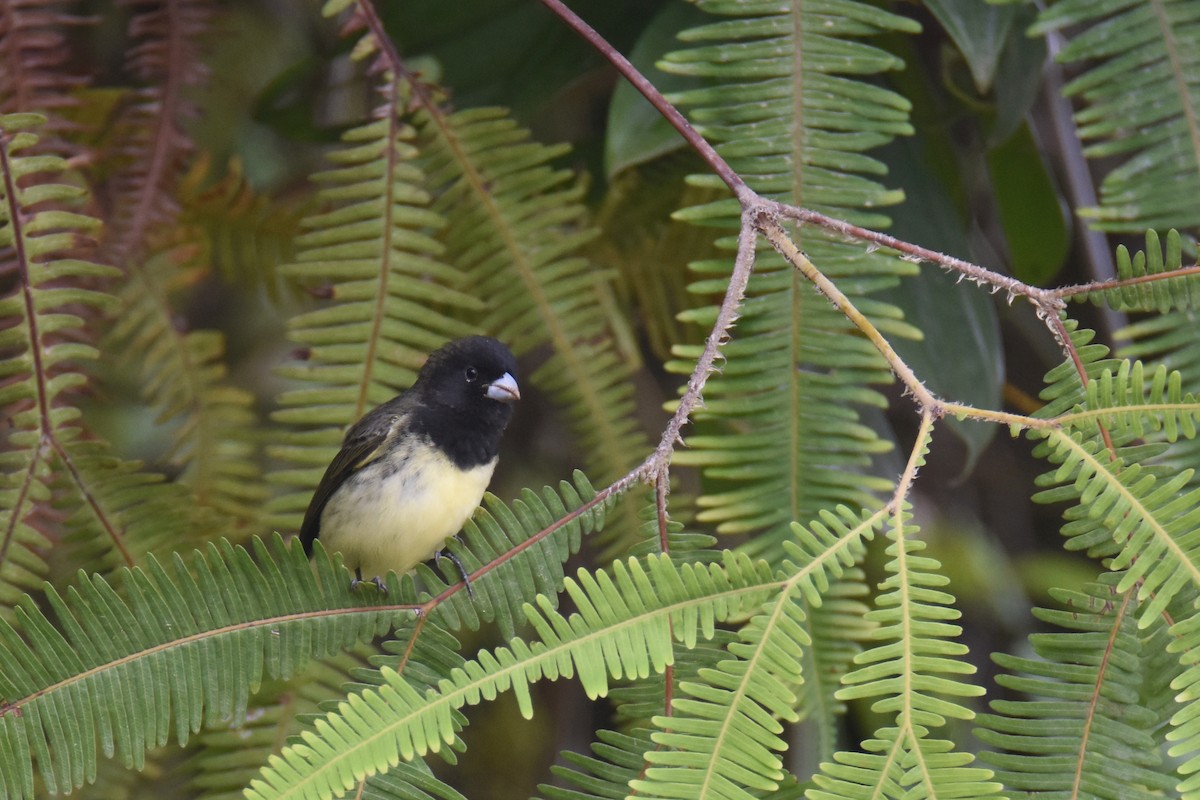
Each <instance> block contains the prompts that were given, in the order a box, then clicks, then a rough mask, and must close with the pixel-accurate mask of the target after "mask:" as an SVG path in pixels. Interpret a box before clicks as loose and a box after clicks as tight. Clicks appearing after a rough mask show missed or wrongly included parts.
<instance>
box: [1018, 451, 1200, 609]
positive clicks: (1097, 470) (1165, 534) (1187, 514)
mask: <svg viewBox="0 0 1200 800" xmlns="http://www.w3.org/2000/svg"><path fill="white" fill-rule="evenodd" d="M1033 435H1034V436H1035V437H1044V441H1043V442H1042V443H1041V444H1040V445H1038V447H1037V448H1036V449H1035V451H1034V454H1035V455H1036V456H1039V457H1042V458H1045V459H1047V460H1048V461H1050V463H1052V464H1054V465H1056V467H1057V468H1056V469H1055V470H1054V471H1053V472H1050V473H1048V474H1046V475H1044V476H1042V477H1041V478H1040V479H1039V481H1038V483H1039V485H1043V486H1044V485H1056V486H1057V487H1058V489H1056V490H1051V491H1049V492H1041V493H1039V494H1038V495H1036V496H1035V499H1036V500H1039V501H1042V502H1050V501H1061V500H1066V499H1071V500H1076V501H1077V502H1078V503H1079V509H1080V513H1079V514H1077V515H1076V517H1077V519H1076V520H1075V522H1074V526H1075V528H1074V529H1072V530H1068V528H1071V526H1067V527H1066V528H1064V533H1065V534H1068V535H1079V534H1080V533H1084V532H1086V533H1090V534H1093V535H1094V534H1096V533H1099V532H1106V533H1107V535H1108V537H1109V538H1110V539H1111V540H1112V541H1113V542H1114V543H1115V544H1116V545H1117V547H1118V550H1117V554H1116V556H1115V557H1114V558H1113V561H1112V565H1111V567H1112V569H1114V570H1125V574H1124V577H1123V578H1122V579H1121V582H1120V583H1119V584H1118V586H1117V591H1119V592H1126V591H1129V590H1130V588H1131V587H1137V591H1138V602H1139V624H1140V625H1141V626H1142V627H1146V626H1148V625H1150V624H1151V623H1152V622H1153V621H1154V620H1155V619H1156V617H1157V616H1158V615H1159V614H1161V613H1162V611H1163V609H1164V608H1166V606H1167V604H1168V603H1170V602H1171V601H1172V599H1174V598H1175V596H1176V595H1177V594H1178V593H1179V592H1180V591H1181V590H1183V589H1184V588H1185V587H1188V586H1190V587H1192V590H1193V591H1196V590H1200V489H1191V490H1187V491H1184V489H1185V487H1186V486H1187V484H1188V482H1189V480H1190V478H1191V475H1192V471H1191V470H1185V471H1183V472H1179V473H1171V474H1166V473H1164V472H1163V471H1162V470H1161V469H1154V468H1153V467H1150V466H1147V465H1144V464H1142V463H1140V460H1139V461H1135V460H1127V458H1128V457H1129V456H1130V455H1131V453H1130V452H1129V451H1124V452H1120V451H1119V452H1117V453H1113V452H1111V451H1109V450H1108V449H1107V448H1106V447H1105V444H1104V442H1103V441H1100V440H1098V439H1096V438H1088V437H1086V436H1085V435H1084V434H1083V433H1080V432H1074V433H1071V432H1067V431H1059V430H1050V431H1039V432H1038V433H1036V434H1033ZM1116 444H1118V446H1119V445H1120V444H1121V442H1120V441H1119V440H1118V441H1117V442H1116ZM1142 452H1146V453H1148V454H1149V453H1153V452H1154V451H1153V450H1146V449H1145V448H1143V450H1142ZM1132 455H1133V456H1134V457H1137V456H1138V455H1140V453H1139V452H1138V451H1134V452H1133V453H1132Z"/></svg>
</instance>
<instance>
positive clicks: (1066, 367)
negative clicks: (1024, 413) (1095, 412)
mask: <svg viewBox="0 0 1200 800" xmlns="http://www.w3.org/2000/svg"><path fill="white" fill-rule="evenodd" d="M1059 319H1060V320H1061V322H1062V325H1063V328H1064V329H1065V330H1066V331H1067V335H1068V337H1069V339H1070V345H1071V349H1072V351H1073V353H1074V356H1075V358H1068V359H1066V360H1065V361H1063V363H1061V364H1059V365H1058V366H1057V367H1054V368H1053V369H1051V370H1050V371H1049V372H1047V373H1046V376H1045V378H1044V381H1045V384H1046V386H1045V388H1043V389H1042V391H1041V392H1040V393H1039V394H1038V397H1040V398H1041V399H1042V400H1043V401H1045V405H1044V406H1042V407H1041V408H1040V409H1038V411H1037V413H1036V414H1035V415H1034V416H1036V417H1038V418H1040V419H1054V418H1056V417H1060V416H1062V415H1063V414H1066V413H1067V412H1069V411H1071V410H1072V409H1074V408H1076V407H1078V406H1082V405H1083V404H1084V403H1085V402H1086V401H1087V386H1086V384H1085V382H1084V379H1083V378H1081V377H1080V374H1079V370H1080V368H1081V367H1082V369H1083V371H1084V373H1085V374H1086V375H1087V381H1088V382H1089V383H1090V382H1091V380H1092V379H1093V378H1098V377H1099V376H1101V375H1102V374H1104V372H1105V371H1106V370H1107V371H1109V372H1118V371H1119V370H1120V369H1121V363H1122V362H1121V360H1120V359H1116V358H1109V357H1108V354H1109V348H1108V345H1105V344H1100V343H1095V344H1093V343H1092V340H1093V339H1095V338H1096V332H1095V331H1093V330H1089V329H1087V328H1080V327H1079V323H1078V322H1077V321H1075V320H1073V319H1071V318H1069V317H1067V316H1065V315H1063V316H1060V318H1059ZM1075 359H1078V363H1079V365H1080V366H1076V360H1075Z"/></svg>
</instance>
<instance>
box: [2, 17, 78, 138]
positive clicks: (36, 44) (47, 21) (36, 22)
mask: <svg viewBox="0 0 1200 800" xmlns="http://www.w3.org/2000/svg"><path fill="white" fill-rule="evenodd" d="M70 5H71V4H70V3H63V2H46V1H45V0H4V2H0V114H11V113H16V112H37V113H40V114H44V115H46V117H47V121H46V124H45V125H44V126H42V129H41V136H40V139H39V141H38V150H39V151H41V152H50V153H56V154H58V155H63V156H70V155H72V154H73V153H74V152H75V150H76V148H75V146H74V145H72V144H71V143H69V142H68V141H67V139H66V136H67V134H69V133H70V132H72V131H73V130H75V129H76V128H77V127H78V126H77V125H75V124H73V123H71V122H69V121H68V120H67V119H65V118H64V115H63V114H62V113H61V112H62V111H64V110H65V109H68V108H70V107H72V106H75V105H77V104H78V101H77V100H76V98H75V96H74V91H75V90H76V89H78V88H79V87H81V86H85V85H87V84H88V82H89V79H88V77H87V76H85V75H80V74H76V73H72V72H69V71H67V70H66V62H67V56H68V54H69V52H70V51H69V49H68V47H67V40H66V36H65V35H64V29H65V28H67V27H70V26H78V25H89V24H94V23H95V18H94V17H85V16H80V15H77V14H72V13H70V12H69V11H67V10H66V7H68V6H70Z"/></svg>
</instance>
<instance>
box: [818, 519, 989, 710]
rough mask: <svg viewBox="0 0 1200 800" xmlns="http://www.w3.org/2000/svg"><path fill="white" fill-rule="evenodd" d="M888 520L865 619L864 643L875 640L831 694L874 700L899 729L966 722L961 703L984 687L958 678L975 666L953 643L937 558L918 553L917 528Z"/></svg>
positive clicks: (954, 614) (956, 630) (954, 615)
mask: <svg viewBox="0 0 1200 800" xmlns="http://www.w3.org/2000/svg"><path fill="white" fill-rule="evenodd" d="M907 516H908V515H907V512H906V513H905V514H904V515H903V518H904V519H903V521H902V520H901V519H899V518H898V517H899V515H896V517H897V518H894V519H892V520H891V522H890V523H889V525H888V527H887V535H888V538H889V539H890V540H891V544H889V545H888V548H887V551H886V552H887V554H888V555H890V556H891V560H890V561H889V562H888V563H887V566H886V570H887V572H888V573H889V577H888V578H887V579H886V580H884V581H883V583H882V584H881V585H880V588H881V589H883V590H885V591H884V593H883V594H881V595H880V596H879V597H877V598H876V600H875V609H874V610H872V611H870V612H869V613H868V614H867V619H868V620H869V621H871V622H874V623H876V624H877V625H878V626H879V627H878V628H876V629H875V630H874V631H873V632H872V634H871V639H872V640H874V641H882V642H883V643H882V644H877V645H876V646H874V647H871V648H869V649H867V650H866V651H864V652H862V653H860V654H859V655H857V656H855V657H854V664H855V665H856V669H854V670H853V671H852V672H850V673H849V674H847V675H846V676H845V677H844V678H843V679H842V683H843V684H845V686H844V688H842V689H841V690H840V691H839V692H838V697H839V698H840V699H842V700H854V699H868V698H879V699H877V700H876V701H875V703H874V704H873V706H872V708H873V710H874V711H876V712H877V713H881V714H889V713H894V714H896V717H897V720H898V722H899V723H900V724H901V727H902V728H904V729H909V730H911V729H913V728H915V727H917V726H920V727H922V728H926V729H928V728H935V727H941V726H943V725H945V724H946V720H947V718H951V719H971V718H972V717H973V716H974V712H973V711H971V710H970V709H969V708H967V707H966V706H965V705H963V704H962V703H961V702H960V699H962V698H970V697H978V696H979V695H981V694H983V689H982V688H980V687H978V686H974V685H971V684H968V683H965V682H963V681H962V680H961V679H960V678H958V677H957V676H961V675H973V674H974V673H975V667H974V666H973V665H971V664H970V663H968V662H967V661H965V660H963V656H965V655H966V654H967V647H966V645H964V644H961V643H960V642H957V641H954V639H955V637H957V636H959V635H960V634H961V633H962V629H961V628H960V627H959V626H958V625H955V624H953V623H952V622H950V620H955V619H958V617H959V616H960V614H959V612H958V611H957V610H956V609H955V608H954V607H953V605H952V604H953V602H954V596H953V595H951V594H949V593H948V592H945V591H943V590H942V589H941V587H943V586H945V585H946V584H947V583H948V582H949V579H948V578H946V577H945V575H943V574H942V573H941V572H939V571H938V570H939V569H940V567H941V564H940V563H938V561H937V560H936V559H933V558H929V557H928V556H922V555H918V554H919V553H920V552H921V551H922V550H924V549H925V543H924V542H922V541H921V540H919V539H916V538H915V537H914V535H915V533H916V526H914V525H910V524H908V523H907Z"/></svg>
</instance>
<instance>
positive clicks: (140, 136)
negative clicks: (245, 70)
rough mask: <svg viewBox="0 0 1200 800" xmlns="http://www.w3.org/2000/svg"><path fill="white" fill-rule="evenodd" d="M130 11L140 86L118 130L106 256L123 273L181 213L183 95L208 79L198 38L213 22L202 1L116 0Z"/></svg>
mask: <svg viewBox="0 0 1200 800" xmlns="http://www.w3.org/2000/svg"><path fill="white" fill-rule="evenodd" d="M121 5H123V6H126V7H132V8H134V9H135V12H134V15H133V17H132V19H130V21H129V34H130V36H131V37H132V39H133V40H134V42H133V45H132V46H131V47H130V50H129V57H128V60H127V63H126V70H127V71H128V72H129V74H130V75H131V76H132V77H133V78H134V80H136V81H137V82H138V83H140V84H142V87H141V88H139V89H137V90H135V91H134V92H132V93H131V95H130V97H131V98H132V99H131V100H130V101H129V105H128V106H127V107H126V109H125V112H124V114H123V115H122V117H121V119H120V121H119V122H118V123H117V124H118V126H119V131H118V136H117V142H118V143H117V145H116V152H115V153H114V154H113V155H115V156H116V157H117V158H118V159H119V160H121V161H123V162H124V163H125V165H126V166H125V168H124V169H121V170H119V171H118V172H117V173H116V174H115V175H114V177H113V178H112V180H111V181H110V182H109V185H108V186H107V187H105V188H106V192H105V194H106V198H105V199H106V201H107V207H108V210H107V214H106V215H105V216H106V218H107V222H108V240H107V241H106V243H105V248H104V255H105V257H106V259H107V260H109V261H110V262H112V263H113V264H115V265H117V266H119V267H122V268H127V267H128V264H129V262H130V261H132V260H135V259H136V258H137V257H138V255H139V254H142V253H144V252H145V249H146V247H147V246H148V245H149V244H151V243H149V242H147V241H146V239H147V237H148V236H149V235H150V233H151V231H152V230H153V229H155V228H157V227H165V225H166V224H167V223H169V222H171V221H172V220H173V219H174V218H175V216H176V215H177V214H178V213H179V203H178V202H177V200H176V198H175V188H176V186H177V184H178V182H179V179H180V176H181V175H182V174H183V172H184V170H185V169H186V167H187V162H188V158H189V156H190V155H191V154H192V151H193V143H192V141H191V139H190V137H189V136H188V134H187V132H186V130H185V125H186V123H187V121H188V120H190V119H192V118H194V117H195V116H196V115H197V110H196V107H195V105H194V104H193V103H192V102H191V101H190V100H189V99H188V96H187V95H188V93H189V92H190V91H192V90H194V89H195V87H197V86H199V85H201V84H203V83H204V82H205V81H206V80H207V78H208V73H209V70H208V67H207V66H206V65H205V63H204V61H203V59H202V58H201V55H202V54H201V41H202V39H203V37H204V35H205V34H206V33H207V32H208V29H209V22H210V19H211V17H212V10H211V7H210V3H209V2H207V0H154V2H146V0H122V2H121Z"/></svg>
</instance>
